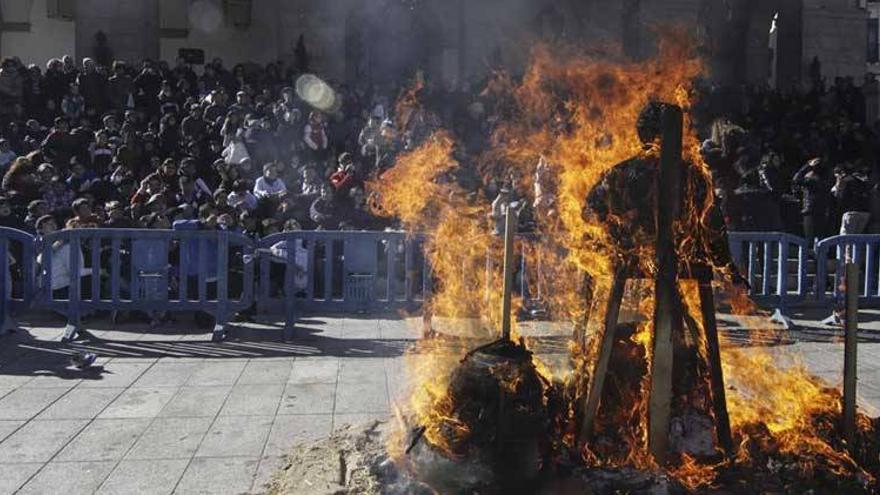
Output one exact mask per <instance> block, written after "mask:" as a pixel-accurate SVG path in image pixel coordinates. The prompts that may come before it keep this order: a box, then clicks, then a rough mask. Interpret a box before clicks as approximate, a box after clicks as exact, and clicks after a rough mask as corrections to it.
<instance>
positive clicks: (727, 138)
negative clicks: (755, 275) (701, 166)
mask: <svg viewBox="0 0 880 495" xmlns="http://www.w3.org/2000/svg"><path fill="white" fill-rule="evenodd" d="M704 99H705V102H706V107H707V111H706V113H707V114H708V115H710V116H712V117H714V120H713V121H712V123H711V125H707V126H705V136H704V137H705V141H704V142H703V146H702V152H703V156H704V158H705V160H706V162H707V163H708V165H709V166H710V168H711V170H712V174H713V179H714V184H715V189H716V198H717V200H718V201H719V202H720V205H721V207H722V210H723V212H724V214H725V217H726V219H727V223H728V227H729V229H730V230H734V231H780V232H788V233H792V234H795V235H798V236H803V237H805V238H806V239H808V240H810V241H813V240H815V239H817V238H818V239H822V238H824V237H828V236H831V235H836V234H838V233H840V234H861V233H874V234H876V233H880V185H878V181H880V168H878V163H877V157H878V156H880V155H878V151H880V127H878V124H877V123H871V124H870V125H869V124H868V123H867V122H866V101H865V96H864V93H863V91H862V88H859V87H857V86H856V85H854V84H853V82H852V80H851V79H847V78H838V79H836V80H835V81H834V83H833V85H831V86H830V87H826V86H825V84H824V83H822V82H821V81H818V80H817V81H816V82H815V83H814V84H812V89H811V90H809V91H779V90H771V89H769V88H757V87H748V88H744V89H743V90H741V91H739V92H737V93H736V94H732V93H731V92H725V91H721V90H716V91H707V94H706V95H705V96H704ZM731 102H734V104H733V105H731V104H730V103H731ZM713 106H714V107H715V108H714V109H713ZM718 115H725V117H722V118H718V117H717V116H718Z"/></svg>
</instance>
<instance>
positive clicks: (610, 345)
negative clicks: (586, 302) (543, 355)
mask: <svg viewBox="0 0 880 495" xmlns="http://www.w3.org/2000/svg"><path fill="white" fill-rule="evenodd" d="M625 287H626V276H625V274H624V273H622V272H618V273H616V274H615V276H614V281H613V282H612V283H611V292H610V293H609V294H608V300H607V304H606V306H605V321H604V325H603V326H602V335H601V337H600V338H601V339H602V340H601V342H600V344H599V356H598V359H597V360H596V365H595V366H594V368H593V376H592V378H591V379H590V390H589V391H588V392H587V399H586V402H584V409H583V411H582V414H583V416H582V419H581V424H580V434H579V436H578V440H579V441H580V443H581V444H585V443H587V441H588V440H589V438H590V435H591V434H592V432H593V424H594V423H595V421H596V414H597V413H598V411H599V399H600V398H601V397H602V389H603V388H604V387H605V376H606V375H607V374H608V363H609V361H610V360H611V351H612V349H614V335H615V333H616V330H617V319H618V316H619V315H620V305H621V302H622V301H623V292H624V288H625ZM594 299H595V296H594Z"/></svg>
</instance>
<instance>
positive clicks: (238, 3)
mask: <svg viewBox="0 0 880 495" xmlns="http://www.w3.org/2000/svg"><path fill="white" fill-rule="evenodd" d="M223 6H224V10H225V12H226V22H227V23H229V24H231V25H232V26H235V27H237V28H248V27H250V25H251V9H252V7H253V0H226V1H225V2H224V5H223Z"/></svg>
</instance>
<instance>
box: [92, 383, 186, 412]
mask: <svg viewBox="0 0 880 495" xmlns="http://www.w3.org/2000/svg"><path fill="white" fill-rule="evenodd" d="M176 392H177V390H176V389H174V388H168V387H160V388H129V389H128V390H126V391H125V392H123V393H122V394H120V395H119V397H117V398H116V400H114V401H113V402H112V403H111V404H110V405H109V406H107V408H106V409H104V411H103V412H102V413H101V414H100V415H99V416H98V417H99V418H102V419H110V418H152V417H155V416H157V415H158V414H159V412H160V411H162V408H163V407H165V405H166V404H167V403H168V401H170V400H171V398H172V397H173V396H174V394H175V393H176Z"/></svg>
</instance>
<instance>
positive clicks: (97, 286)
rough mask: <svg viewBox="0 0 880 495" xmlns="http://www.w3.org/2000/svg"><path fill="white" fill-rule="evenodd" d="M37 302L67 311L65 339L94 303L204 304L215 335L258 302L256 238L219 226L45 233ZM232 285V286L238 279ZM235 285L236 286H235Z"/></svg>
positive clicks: (130, 307) (164, 308)
mask: <svg viewBox="0 0 880 495" xmlns="http://www.w3.org/2000/svg"><path fill="white" fill-rule="evenodd" d="M39 243H40V246H39V253H40V254H39V255H38V256H37V260H36V261H37V264H38V270H39V275H38V287H39V291H38V293H37V297H36V300H35V304H36V305H37V306H39V307H41V308H45V309H50V310H54V311H58V312H61V313H64V314H65V315H66V316H67V320H68V325H67V328H66V330H65V333H64V339H65V340H70V339H73V338H74V337H75V336H76V334H77V333H78V332H79V330H80V319H81V317H82V315H83V314H84V313H86V312H92V311H101V310H104V311H144V312H147V313H153V314H157V315H161V314H162V313H164V312H168V311H187V310H191V311H201V312H205V313H211V314H213V317H214V330H213V338H214V340H221V339H222V338H223V337H224V336H225V324H226V322H227V321H228V318H229V316H230V315H231V314H233V313H235V312H236V311H240V310H243V309H246V308H247V307H249V306H251V305H252V303H253V264H252V263H250V262H249V259H251V258H252V257H253V250H254V245H253V241H251V240H250V239H249V238H247V237H245V236H243V235H240V234H236V233H231V232H225V231H219V230H136V229H75V230H61V231H58V232H53V233H52V234H49V235H47V236H45V237H43V238H42V239H40V240H39ZM231 285H232V287H231ZM230 289H232V290H230Z"/></svg>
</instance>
